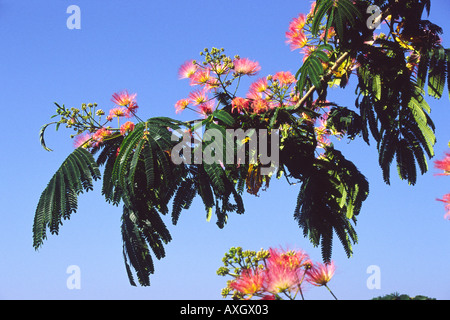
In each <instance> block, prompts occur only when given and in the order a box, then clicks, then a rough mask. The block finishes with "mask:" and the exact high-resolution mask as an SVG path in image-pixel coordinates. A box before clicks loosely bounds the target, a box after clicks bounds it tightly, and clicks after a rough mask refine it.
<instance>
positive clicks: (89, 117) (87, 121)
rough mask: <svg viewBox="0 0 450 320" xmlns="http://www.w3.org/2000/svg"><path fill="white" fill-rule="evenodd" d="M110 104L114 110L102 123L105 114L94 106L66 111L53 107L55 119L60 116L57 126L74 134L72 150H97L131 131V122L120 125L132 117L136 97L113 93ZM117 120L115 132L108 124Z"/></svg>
mask: <svg viewBox="0 0 450 320" xmlns="http://www.w3.org/2000/svg"><path fill="white" fill-rule="evenodd" d="M111 101H112V102H113V103H114V104H115V106H114V107H113V108H112V109H111V110H110V111H109V113H108V115H107V116H106V119H105V120H103V121H102V116H104V115H105V112H104V111H103V110H102V109H97V104H96V103H94V104H92V103H90V104H82V105H81V110H80V109H77V108H71V109H66V108H65V107H64V106H59V105H57V107H58V108H57V111H56V112H57V115H59V116H61V119H60V121H59V122H58V125H59V124H66V127H67V128H72V129H74V130H75V131H76V134H74V135H72V138H74V147H75V148H79V147H82V148H86V149H90V148H95V147H99V146H100V145H101V144H102V143H103V142H104V141H106V140H108V139H112V138H115V137H118V136H120V135H122V136H124V135H126V134H127V133H129V132H131V131H133V130H134V126H135V124H134V122H132V121H126V122H125V123H122V124H121V123H120V119H121V118H131V117H133V116H135V117H136V110H137V109H138V105H137V102H136V94H130V93H128V91H122V92H119V93H114V94H113V95H112V99H111ZM114 118H117V128H112V127H111V126H110V125H109V123H110V122H111V121H113V119H114Z"/></svg>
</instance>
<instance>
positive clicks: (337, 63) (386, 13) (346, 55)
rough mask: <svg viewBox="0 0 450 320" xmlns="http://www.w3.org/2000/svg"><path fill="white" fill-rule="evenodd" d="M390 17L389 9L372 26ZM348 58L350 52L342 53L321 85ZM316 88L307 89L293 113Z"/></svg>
mask: <svg viewBox="0 0 450 320" xmlns="http://www.w3.org/2000/svg"><path fill="white" fill-rule="evenodd" d="M390 15H391V10H390V8H387V10H385V12H383V14H381V15H379V16H378V17H377V18H376V19H374V21H373V24H374V25H376V26H378V25H379V24H381V22H382V21H384V20H385V19H386V18H387V17H388V16H390ZM374 31H375V29H373V31H372V34H373V32H374ZM349 57H350V52H349V51H347V52H344V53H343V54H342V55H341V56H340V57H339V59H337V60H336V62H335V64H334V66H333V67H332V68H331V69H330V70H329V71H328V73H327V74H326V75H324V76H323V77H322V79H321V81H320V82H321V83H322V84H324V83H325V84H326V83H327V82H328V81H329V79H330V77H331V76H332V75H333V73H334V72H335V71H336V70H337V69H338V68H339V67H340V66H341V65H342V64H343V63H344V61H345V60H347V59H348V58H349ZM317 89H318V88H317V87H316V86H314V85H313V86H312V87H311V88H309V90H308V92H306V93H305V95H304V96H303V97H302V98H301V99H300V101H298V102H297V104H296V105H295V107H294V108H293V111H294V112H295V111H296V110H297V109H298V108H300V107H301V106H302V105H303V104H304V103H305V102H306V100H308V99H309V98H310V97H311V96H312V95H313V93H314V92H315V91H317Z"/></svg>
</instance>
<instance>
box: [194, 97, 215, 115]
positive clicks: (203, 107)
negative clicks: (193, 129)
mask: <svg viewBox="0 0 450 320" xmlns="http://www.w3.org/2000/svg"><path fill="white" fill-rule="evenodd" d="M215 103H216V102H215V100H208V101H205V102H203V103H201V104H200V105H199V106H198V112H199V113H200V114H202V115H204V116H205V117H207V116H208V115H210V114H211V113H213V111H214V105H215Z"/></svg>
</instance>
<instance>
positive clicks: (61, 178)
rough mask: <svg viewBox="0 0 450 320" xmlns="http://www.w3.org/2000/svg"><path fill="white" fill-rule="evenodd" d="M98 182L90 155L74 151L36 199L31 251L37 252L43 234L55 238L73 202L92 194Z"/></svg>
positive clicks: (84, 151) (75, 204)
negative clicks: (83, 194)
mask: <svg viewBox="0 0 450 320" xmlns="http://www.w3.org/2000/svg"><path fill="white" fill-rule="evenodd" d="M98 179H100V170H99V167H98V165H97V163H96V162H95V159H94V158H93V156H92V154H91V153H89V152H88V151H86V150H85V149H82V148H78V149H75V150H74V151H73V152H72V153H71V154H70V155H69V156H68V157H67V158H66V160H64V162H63V163H62V165H61V167H60V168H59V169H58V170H57V171H56V173H55V174H54V176H53V177H52V179H51V180H50V182H49V183H48V185H47V187H46V188H45V190H44V191H43V192H42V194H41V197H40V199H39V202H38V205H37V208H36V212H35V217H34V224H33V247H34V248H35V249H38V248H39V247H40V246H41V245H42V244H43V241H44V240H45V239H46V230H47V228H49V229H50V232H51V233H52V234H58V232H59V226H60V225H62V221H63V220H64V219H69V218H70V215H71V214H72V213H74V212H76V210H77V206H78V202H77V198H78V195H80V194H81V193H83V192H85V191H86V192H87V191H89V190H92V188H93V181H94V180H98Z"/></svg>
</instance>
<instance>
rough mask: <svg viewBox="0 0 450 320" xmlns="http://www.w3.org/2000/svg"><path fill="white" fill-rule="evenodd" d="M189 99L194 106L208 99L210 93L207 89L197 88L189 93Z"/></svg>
mask: <svg viewBox="0 0 450 320" xmlns="http://www.w3.org/2000/svg"><path fill="white" fill-rule="evenodd" d="M189 99H190V100H191V102H192V104H193V105H194V106H198V105H201V104H202V103H205V102H206V101H208V95H207V92H206V90H195V91H193V92H191V93H190V94H189Z"/></svg>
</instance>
